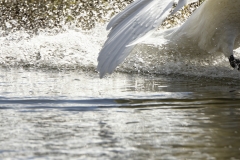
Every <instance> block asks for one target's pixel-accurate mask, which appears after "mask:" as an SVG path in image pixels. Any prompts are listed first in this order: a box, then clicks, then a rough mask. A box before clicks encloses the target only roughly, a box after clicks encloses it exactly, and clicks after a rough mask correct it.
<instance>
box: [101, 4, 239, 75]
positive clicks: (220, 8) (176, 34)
mask: <svg viewBox="0 0 240 160" xmlns="http://www.w3.org/2000/svg"><path fill="white" fill-rule="evenodd" d="M197 1H198V0H178V2H177V6H176V7H175V9H174V10H173V11H172V12H171V9H172V6H173V4H174V2H175V1H174V0H136V1H134V2H133V3H131V4H130V5H128V6H127V7H126V8H125V9H124V10H123V11H122V12H120V13H119V14H117V15H116V16H115V17H114V18H112V19H111V21H110V22H109V24H108V25H107V30H110V32H109V34H108V38H107V40H106V42H105V44H104V45H103V47H102V49H101V51H100V52H99V55H98V66H97V70H98V71H99V74H100V78H102V77H103V76H104V75H106V74H107V73H109V74H111V73H112V72H113V71H114V70H115V68H116V67H117V66H118V65H119V64H120V63H122V62H123V61H124V59H125V58H126V57H127V56H128V55H129V53H130V52H131V51H132V49H133V48H134V46H135V45H136V44H138V43H140V42H142V41H143V40H144V39H146V38H147V37H148V36H150V35H151V34H152V33H153V32H154V31H155V30H157V29H158V27H159V26H160V25H161V24H162V22H163V21H164V19H165V18H166V17H167V16H169V15H173V14H175V13H176V12H177V11H178V10H180V9H181V8H182V7H183V6H185V5H187V4H190V3H193V2H197ZM163 34H165V37H166V38H167V39H168V40H169V41H171V42H172V43H176V44H180V41H181V39H182V38H185V39H187V40H188V41H191V42H193V43H195V44H196V46H197V47H199V48H200V49H202V50H204V51H206V52H219V53H223V54H224V55H225V56H226V57H227V58H228V59H229V62H230V66H231V67H233V68H235V69H238V70H240V60H239V59H236V58H235V57H234V55H233V50H234V49H235V48H238V47H239V46H240V45H239V44H240V40H239V39H240V38H239V34H240V0H205V1H204V2H203V3H202V4H201V5H200V6H199V7H198V9H196V11H194V13H193V14H192V15H191V16H190V17H189V18H188V19H187V20H186V21H185V22H184V23H183V24H182V25H181V26H179V27H175V28H172V29H169V30H166V31H164V32H163Z"/></svg>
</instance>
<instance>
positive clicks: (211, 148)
mask: <svg viewBox="0 0 240 160" xmlns="http://www.w3.org/2000/svg"><path fill="white" fill-rule="evenodd" d="M0 85H1V87H0V146H1V148H0V159H6V158H9V159H15V158H18V159H39V158H43V159H240V154H239V153H240V135H239V134H240V105H239V104H240V87H239V85H238V82H237V81H235V80H232V79H209V78H198V77H179V76H168V77H166V76H150V75H149V76H142V75H130V74H126V75H125V74H115V75H113V76H112V77H110V78H106V79H102V80H100V79H99V78H98V75H97V74H96V73H82V72H80V73H77V72H60V73H59V72H43V71H25V70H2V71H1V72H0Z"/></svg>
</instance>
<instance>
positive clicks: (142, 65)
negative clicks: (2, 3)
mask: <svg viewBox="0 0 240 160" xmlns="http://www.w3.org/2000/svg"><path fill="white" fill-rule="evenodd" d="M107 34H108V32H107V31H105V26H104V25H100V24H99V25H97V26H96V27H95V28H93V29H91V30H89V31H84V30H81V29H79V28H68V27H66V29H65V30H64V31H61V32H57V31H56V29H44V30H42V31H41V32H39V33H38V35H33V34H29V33H27V32H25V31H15V32H11V33H9V34H8V35H6V36H2V37H1V38H0V46H1V50H0V65H1V67H6V68H12V67H20V68H35V69H42V68H44V69H47V70H51V69H58V70H84V71H90V70H91V71H96V66H97V56H98V52H99V51H100V49H101V47H102V45H103V43H104V41H105V40H106V37H107ZM197 48H198V47H195V46H192V47H191V48H179V47H178V46H175V45H172V44H171V45H170V43H169V44H168V42H166V41H164V39H163V38H161V36H159V33H156V34H155V35H153V36H152V37H151V38H149V39H148V40H147V41H146V42H144V43H142V44H139V45H137V46H136V47H135V49H134V50H133V51H132V53H131V54H130V56H129V57H128V58H127V59H126V60H125V62H124V63H123V64H122V65H120V66H119V67H118V68H117V69H116V72H126V73H143V74H146V73H147V74H156V75H158V74H176V75H179V74H180V75H186V76H203V77H226V78H234V79H239V78H240V74H239V72H238V71H236V70H233V69H232V68H230V66H229V62H228V59H227V58H226V57H224V55H222V54H219V53H214V54H209V53H205V52H204V51H201V50H198V49H197ZM236 52H238V51H236ZM238 53H239V52H238ZM236 55H239V54H236Z"/></svg>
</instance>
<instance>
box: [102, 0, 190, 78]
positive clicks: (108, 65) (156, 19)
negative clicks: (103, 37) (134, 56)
mask: <svg viewBox="0 0 240 160" xmlns="http://www.w3.org/2000/svg"><path fill="white" fill-rule="evenodd" d="M189 1H193V0H179V3H181V4H180V6H181V5H184V4H187V3H188V2H189ZM173 2H174V0H136V1H135V2H133V3H132V4H130V5H129V6H128V7H126V9H125V10H124V11H122V12H121V13H119V14H118V15H117V16H115V17H114V18H113V19H112V20H111V21H110V22H109V24H108V26H107V29H111V31H110V33H109V34H108V39H107V41H106V42H105V44H104V45H103V48H102V50H101V51H100V53H99V56H98V67H97V70H98V71H99V72H100V78H102V77H103V76H104V75H105V74H106V73H110V74H111V73H112V72H113V71H114V69H115V68H116V67H117V66H118V65H119V64H120V63H122V62H123V60H124V59H125V58H126V57H127V56H128V55H129V53H130V52H131V50H132V49H133V47H134V45H135V44H137V43H139V42H141V41H142V40H144V38H146V37H147V36H148V35H150V34H151V33H152V32H153V31H154V30H155V29H157V28H158V27H159V26H160V25H161V23H162V22H163V20H164V19H165V18H166V17H167V16H168V15H169V14H170V13H169V12H170V10H171V8H172V5H173ZM178 8H179V7H178ZM179 9H180V8H179Z"/></svg>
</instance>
